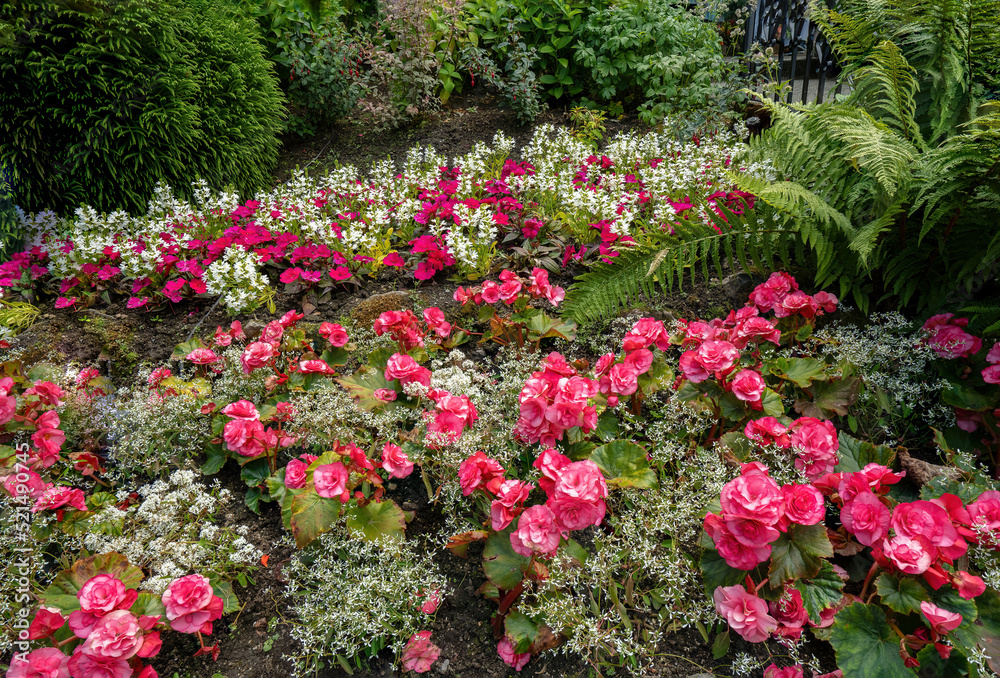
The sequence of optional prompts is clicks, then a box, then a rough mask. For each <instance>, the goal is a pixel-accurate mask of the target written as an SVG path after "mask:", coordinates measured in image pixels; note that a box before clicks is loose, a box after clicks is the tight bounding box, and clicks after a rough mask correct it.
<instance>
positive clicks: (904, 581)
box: [875, 573, 928, 614]
mask: <svg viewBox="0 0 1000 678" xmlns="http://www.w3.org/2000/svg"><path fill="white" fill-rule="evenodd" d="M875 586H876V590H877V591H878V594H879V596H881V598H882V603H883V604H884V605H887V606H888V607H890V608H891V609H893V610H895V611H896V612H902V613H903V614H909V613H910V612H916V613H918V614H919V613H920V603H921V602H922V601H925V600H928V596H927V589H925V588H924V587H923V585H922V584H921V583H920V582H918V581H917V580H916V579H913V578H911V577H904V576H896V575H892V574H888V573H882V574H881V575H879V578H878V580H877V581H876V583H875Z"/></svg>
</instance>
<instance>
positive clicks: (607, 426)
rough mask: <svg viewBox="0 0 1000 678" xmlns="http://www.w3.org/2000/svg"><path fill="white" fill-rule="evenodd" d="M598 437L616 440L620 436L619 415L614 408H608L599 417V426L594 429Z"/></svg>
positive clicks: (604, 439)
mask: <svg viewBox="0 0 1000 678" xmlns="http://www.w3.org/2000/svg"><path fill="white" fill-rule="evenodd" d="M594 433H596V434H597V437H598V438H600V439H601V440H602V441H604V442H609V441H611V440H614V439H615V438H617V437H618V436H619V427H618V415H616V414H615V413H614V412H613V411H612V410H606V411H605V412H604V414H602V415H601V416H600V417H598V419H597V428H596V429H595V430H594Z"/></svg>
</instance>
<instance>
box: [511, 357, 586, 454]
mask: <svg viewBox="0 0 1000 678" xmlns="http://www.w3.org/2000/svg"><path fill="white" fill-rule="evenodd" d="M541 367H542V369H541V370H539V371H537V372H534V373H532V375H531V376H530V377H529V378H528V379H527V380H526V381H525V382H524V387H523V388H522V389H521V393H520V394H519V395H518V402H519V403H520V413H519V416H518V420H517V424H516V425H515V427H514V435H515V437H516V438H518V439H519V440H521V441H523V442H525V443H527V444H529V445H532V444H534V443H538V442H541V444H543V445H546V446H552V445H554V444H555V442H556V441H557V440H562V438H563V434H564V433H565V431H567V430H568V429H571V428H573V427H579V428H580V429H581V430H582V431H583V432H584V433H589V432H590V431H593V430H594V429H595V428H596V427H597V408H596V407H595V406H594V405H590V404H588V401H589V400H590V399H591V398H593V397H594V396H595V395H597V393H598V389H599V386H600V385H599V383H598V382H597V381H595V380H593V379H588V378H587V377H584V376H581V375H580V374H579V373H578V372H577V371H576V369H574V368H573V366H572V365H570V364H569V363H567V362H566V360H565V359H564V358H563V357H562V355H560V354H559V353H555V352H552V353H550V354H549V355H548V356H546V358H545V360H543V361H542V365H541Z"/></svg>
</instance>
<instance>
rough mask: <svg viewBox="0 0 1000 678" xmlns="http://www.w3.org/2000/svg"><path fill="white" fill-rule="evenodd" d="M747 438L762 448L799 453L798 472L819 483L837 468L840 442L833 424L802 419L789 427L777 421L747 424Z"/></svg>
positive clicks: (764, 418) (761, 420) (768, 419)
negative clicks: (772, 447)
mask: <svg viewBox="0 0 1000 678" xmlns="http://www.w3.org/2000/svg"><path fill="white" fill-rule="evenodd" d="M743 434H744V435H745V436H746V437H747V438H749V439H750V440H752V441H754V442H755V443H757V444H758V445H761V446H767V445H776V446H777V447H781V448H784V449H792V450H794V451H795V455H796V457H795V468H797V469H799V470H800V471H802V472H803V473H805V475H806V477H808V478H809V479H810V480H816V479H817V478H820V477H822V476H823V475H824V474H827V473H829V472H831V471H833V469H834V468H835V467H836V466H837V462H838V461H839V459H838V457H837V451H838V450H839V449H840V441H839V440H838V438H837V429H836V428H835V427H834V425H833V422H831V421H825V420H821V419H816V418H815V417H799V418H798V419H796V420H795V421H793V422H792V423H791V424H790V425H788V426H785V425H784V424H782V423H781V422H780V421H778V420H777V419H775V418H774V417H761V418H759V419H753V420H751V421H749V422H747V425H746V426H745V427H744V429H743Z"/></svg>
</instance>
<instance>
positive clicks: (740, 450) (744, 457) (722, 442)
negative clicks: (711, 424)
mask: <svg viewBox="0 0 1000 678" xmlns="http://www.w3.org/2000/svg"><path fill="white" fill-rule="evenodd" d="M716 444H717V445H719V446H721V447H724V448H726V449H727V450H729V451H730V452H732V453H733V456H734V457H736V458H737V459H738V460H739V461H749V459H750V455H752V454H754V451H755V450H756V448H757V446H756V445H755V444H754V443H753V441H751V440H750V439H749V438H747V437H746V436H745V435H743V433H741V432H740V431H729V432H727V433H724V434H722V437H721V438H719V442H718V443H716Z"/></svg>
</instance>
